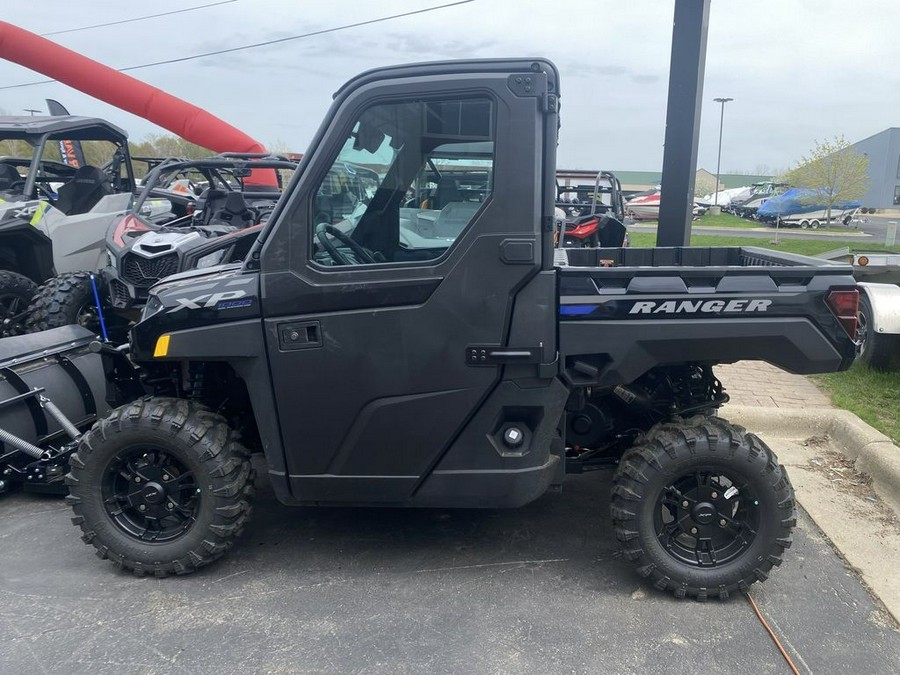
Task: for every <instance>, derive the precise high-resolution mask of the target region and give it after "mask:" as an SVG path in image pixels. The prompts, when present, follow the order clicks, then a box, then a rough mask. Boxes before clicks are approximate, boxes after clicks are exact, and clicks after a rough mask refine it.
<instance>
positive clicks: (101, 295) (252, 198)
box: [26, 153, 297, 343]
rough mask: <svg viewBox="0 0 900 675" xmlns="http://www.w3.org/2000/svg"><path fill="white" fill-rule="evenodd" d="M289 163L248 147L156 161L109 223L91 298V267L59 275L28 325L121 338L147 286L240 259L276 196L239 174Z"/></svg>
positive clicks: (45, 288) (40, 293)
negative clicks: (159, 208) (162, 210)
mask: <svg viewBox="0 0 900 675" xmlns="http://www.w3.org/2000/svg"><path fill="white" fill-rule="evenodd" d="M296 167H297V163H296V162H292V161H290V160H287V159H285V158H282V157H276V156H271V155H260V154H247V153H225V154H221V155H216V156H213V157H209V158H205V159H199V160H185V159H174V158H173V159H167V160H162V161H160V162H158V163H157V164H156V165H155V166H154V167H153V168H152V169H151V171H150V173H149V174H148V175H147V177H146V178H145V179H144V181H143V183H142V185H143V187H142V189H141V192H140V194H139V195H138V197H137V199H136V200H135V203H134V205H133V207H132V209H131V210H130V211H129V212H128V213H126V214H123V215H120V216H119V217H118V218H116V219H115V220H113V221H112V223H111V226H110V227H109V230H108V232H107V234H106V251H105V257H104V262H103V264H102V265H101V268H102V269H100V272H99V275H98V276H99V279H100V288H99V292H98V297H95V294H94V288H93V284H94V283H96V281H95V282H93V283H92V281H91V272H90V271H74V272H68V273H66V274H60V275H58V276H56V277H54V278H52V279H50V280H48V281H46V282H45V283H44V284H43V285H41V287H40V288H39V289H38V290H37V291H36V292H35V295H34V298H33V300H32V302H31V305H30V306H29V308H28V316H27V318H26V328H27V330H28V331H29V332H35V331H38V330H47V329H50V328H57V327H59V326H64V325H69V324H79V325H82V326H85V327H87V328H90V329H92V330H94V331H95V332H97V333H100V332H101V330H104V331H107V333H108V335H109V336H110V337H111V338H112V339H113V341H114V342H117V343H121V342H123V341H124V340H125V339H126V338H127V333H126V331H127V328H128V326H129V325H130V324H131V323H132V322H133V321H134V320H135V319H137V318H138V317H139V316H140V310H141V308H142V307H143V305H144V302H146V300H147V293H148V291H149V289H150V287H151V286H152V285H153V284H155V283H156V282H158V281H159V280H160V279H162V278H164V277H167V276H169V275H171V274H175V273H177V272H181V271H184V270H189V269H193V268H195V267H200V268H204V267H211V266H214V265H218V264H221V263H229V262H236V261H240V260H243V259H244V256H246V254H247V252H248V251H249V250H250V247H251V245H252V244H253V241H254V240H255V238H256V236H257V234H259V231H260V229H261V224H262V223H263V222H264V221H265V220H266V219H267V218H268V217H269V215H270V214H271V212H272V210H273V209H274V208H275V204H276V203H277V202H278V199H279V198H280V197H281V191H280V190H279V189H278V188H277V187H276V188H267V189H261V188H259V187H251V186H247V185H245V183H244V179H245V178H247V177H248V176H250V175H251V174H252V172H253V171H262V170H274V171H278V172H285V173H286V175H287V177H288V178H289V177H290V174H291V173H293V170H294V169H295V168H296ZM279 175H280V174H279ZM162 195H166V199H165V200H162V201H164V202H165V203H166V205H167V207H168V208H169V209H170V211H169V212H168V213H167V214H164V216H165V217H164V218H163V219H162V220H163V222H162V223H160V222H157V221H158V220H159V218H160V217H159V216H158V215H157V216H153V215H150V214H151V213H152V209H151V208H150V205H151V204H153V203H156V202H158V201H160V200H159V197H160V196H162ZM97 300H99V302H100V310H99V313H98V306H97ZM101 314H102V315H103V318H104V321H103V322H102V326H101V321H100V318H101V316H100V315H101Z"/></svg>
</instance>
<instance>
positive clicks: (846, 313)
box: [825, 288, 859, 340]
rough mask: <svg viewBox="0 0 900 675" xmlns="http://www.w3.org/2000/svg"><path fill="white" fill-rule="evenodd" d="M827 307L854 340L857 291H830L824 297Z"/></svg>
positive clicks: (857, 304)
mask: <svg viewBox="0 0 900 675" xmlns="http://www.w3.org/2000/svg"><path fill="white" fill-rule="evenodd" d="M825 304H826V305H828V309H830V310H831V313H832V314H834V316H835V317H836V318H837V320H838V322H839V323H840V324H841V326H842V327H843V329H844V330H845V331H847V335H849V336H850V337H851V338H852V339H854V340H856V331H857V328H858V326H857V321H858V320H859V291H858V290H857V289H855V288H854V289H852V290H845V291H831V292H830V293H829V294H828V296H827V297H826V298H825Z"/></svg>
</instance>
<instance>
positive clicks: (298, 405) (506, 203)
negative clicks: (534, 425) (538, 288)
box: [261, 62, 555, 503]
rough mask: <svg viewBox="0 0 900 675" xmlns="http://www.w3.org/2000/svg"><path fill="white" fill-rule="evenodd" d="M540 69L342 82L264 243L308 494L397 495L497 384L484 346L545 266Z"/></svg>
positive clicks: (297, 484)
mask: <svg viewBox="0 0 900 675" xmlns="http://www.w3.org/2000/svg"><path fill="white" fill-rule="evenodd" d="M532 63H533V62H527V63H526V62H507V63H505V64H500V63H489V64H486V65H485V68H484V70H483V71H481V70H479V69H477V68H475V67H474V66H473V64H467V65H466V66H465V67H463V68H461V70H460V71H459V72H457V71H454V70H453V69H452V67H449V66H443V67H442V66H433V67H431V70H429V68H428V67H426V66H421V67H411V68H409V69H407V70H404V69H392V70H389V71H385V72H384V73H382V74H379V73H378V72H374V73H371V74H369V75H367V76H363V77H362V78H359V79H358V80H356V81H354V82H353V83H351V85H349V86H348V87H347V88H345V89H344V90H342V91H341V92H339V94H338V97H337V101H336V102H335V104H334V106H333V107H332V111H331V113H330V115H329V120H330V121H329V122H328V123H327V124H326V125H325V126H324V127H323V129H322V130H321V131H320V133H319V135H318V136H317V138H316V139H315V140H314V142H313V144H312V145H311V148H310V150H309V152H308V153H307V158H306V160H305V164H304V166H302V167H301V170H300V171H299V172H298V173H299V176H298V177H297V178H295V182H294V185H293V186H292V190H291V197H290V200H289V201H288V202H287V203H286V204H285V205H284V207H283V212H282V213H281V216H280V218H279V221H278V225H277V226H276V227H275V229H274V230H273V231H272V233H271V234H270V235H269V237H268V239H267V240H266V243H265V244H264V246H263V247H262V254H261V272H262V275H261V276H262V287H263V301H262V304H263V312H264V316H265V319H264V321H265V335H266V348H267V352H268V356H269V362H270V369H271V376H272V380H273V383H274V388H275V397H276V400H277V414H278V417H279V421H280V428H281V430H282V442H283V447H284V449H285V450H284V452H285V464H286V467H287V471H288V474H289V479H290V485H291V490H292V492H293V496H294V497H295V498H296V499H298V500H301V501H311V502H312V501H343V502H354V503H371V502H392V503H400V502H403V501H404V500H406V499H407V498H408V497H409V496H410V495H411V494H412V492H413V490H414V489H415V487H416V485H417V484H418V483H419V482H420V481H421V479H422V477H423V476H425V475H426V474H427V473H428V472H429V470H430V469H431V468H432V467H433V466H434V465H435V464H436V462H437V461H438V460H439V459H440V457H441V455H442V453H443V451H444V450H445V449H446V448H447V447H448V445H449V444H450V443H451V441H452V440H453V439H454V437H456V435H457V434H458V433H459V431H460V430H461V429H462V428H463V426H464V425H465V423H466V421H467V420H468V419H469V418H470V417H471V416H472V414H473V413H474V411H475V410H477V408H478V407H479V403H480V402H481V401H482V400H483V399H484V398H485V397H486V396H487V395H488V394H489V393H490V392H491V390H492V388H493V387H494V386H495V384H496V383H497V381H498V378H499V376H500V374H501V369H502V365H500V364H499V363H496V364H495V363H492V362H491V361H490V360H489V359H483V358H482V355H483V353H482V352H481V351H479V350H481V349H482V348H484V347H491V346H504V345H506V344H507V342H508V332H509V327H510V316H511V313H512V308H513V303H514V301H515V298H516V294H517V291H518V289H520V288H521V287H523V285H524V284H525V283H526V282H527V281H528V280H529V279H530V278H532V277H533V276H534V275H536V274H537V273H538V271H539V270H540V267H541V245H540V242H541V239H540V232H541V230H540V222H541V218H540V210H541V190H542V184H543V183H546V181H545V180H544V175H543V174H544V170H545V169H544V166H543V156H542V153H543V143H544V129H545V125H544V121H545V120H544V115H545V113H544V109H545V106H544V98H543V97H544V96H545V95H546V94H547V93H548V83H549V81H550V79H551V78H550V76H549V75H548V72H550V71H552V67H548V68H547V72H544V71H542V72H535V70H534V68H533V65H532ZM526 78H527V80H528V85H525V84H524V80H525V79H526ZM517 80H518V81H517ZM526 86H527V88H526ZM550 86H552V85H550ZM554 132H555V125H554ZM553 143H554V144H555V134H554V139H553ZM549 170H550V171H552V168H551V169H549ZM551 331H552V327H550V326H548V332H551ZM546 338H547V341H548V344H550V343H551V342H553V341H554V340H555V332H554V334H548V335H547V336H546ZM479 358H482V361H481V362H478V359H479Z"/></svg>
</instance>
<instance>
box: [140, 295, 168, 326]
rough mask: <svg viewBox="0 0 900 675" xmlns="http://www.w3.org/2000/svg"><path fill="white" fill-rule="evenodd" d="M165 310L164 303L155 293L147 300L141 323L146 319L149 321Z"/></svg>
mask: <svg viewBox="0 0 900 675" xmlns="http://www.w3.org/2000/svg"><path fill="white" fill-rule="evenodd" d="M162 308H163V304H162V301H161V300H160V299H159V296H158V295H156V294H155V293H151V294H150V297H149V298H147V304H146V305H144V310H143V311H142V312H141V321H144V320H145V319H149V318H150V317H151V316H153V315H154V314H156V313H157V312H158V311H159V310H161V309H162Z"/></svg>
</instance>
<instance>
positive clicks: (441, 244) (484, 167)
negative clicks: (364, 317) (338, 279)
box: [310, 97, 494, 266]
mask: <svg viewBox="0 0 900 675" xmlns="http://www.w3.org/2000/svg"><path fill="white" fill-rule="evenodd" d="M493 168H494V109H493V104H492V103H491V101H490V100H489V99H487V98H483V97H476V98H460V99H453V100H421V101H403V102H397V103H382V104H377V105H374V106H371V107H370V108H367V109H366V110H365V111H364V112H363V113H362V114H361V115H360V117H359V119H358V120H357V121H356V123H355V124H354V125H353V128H352V130H351V132H350V133H349V135H348V137H347V139H346V141H345V142H344V145H343V147H342V148H341V150H340V152H338V155H337V157H336V158H335V160H334V162H333V163H332V165H331V168H330V169H329V170H328V172H327V173H326V174H325V176H324V177H323V178H322V182H321V183H320V184H319V187H318V189H317V190H316V193H315V198H314V200H313V204H312V222H313V228H314V229H313V231H312V232H311V233H310V235H311V239H312V247H311V249H310V250H311V256H312V259H313V260H314V261H315V262H316V263H318V264H320V265H325V266H334V265H364V264H384V263H403V262H416V261H427V260H433V259H434V258H437V257H439V256H440V255H441V254H443V253H444V252H445V251H446V250H447V249H448V248H450V247H451V246H452V245H453V243H454V242H455V241H456V239H457V238H458V237H459V236H460V234H461V233H462V232H463V231H464V230H465V229H466V228H467V227H468V226H469V225H470V224H471V223H472V221H473V220H474V218H475V214H476V213H477V211H478V210H479V208H480V207H481V205H482V204H483V203H484V201H485V200H486V199H487V198H488V195H490V193H491V188H492V179H493Z"/></svg>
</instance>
